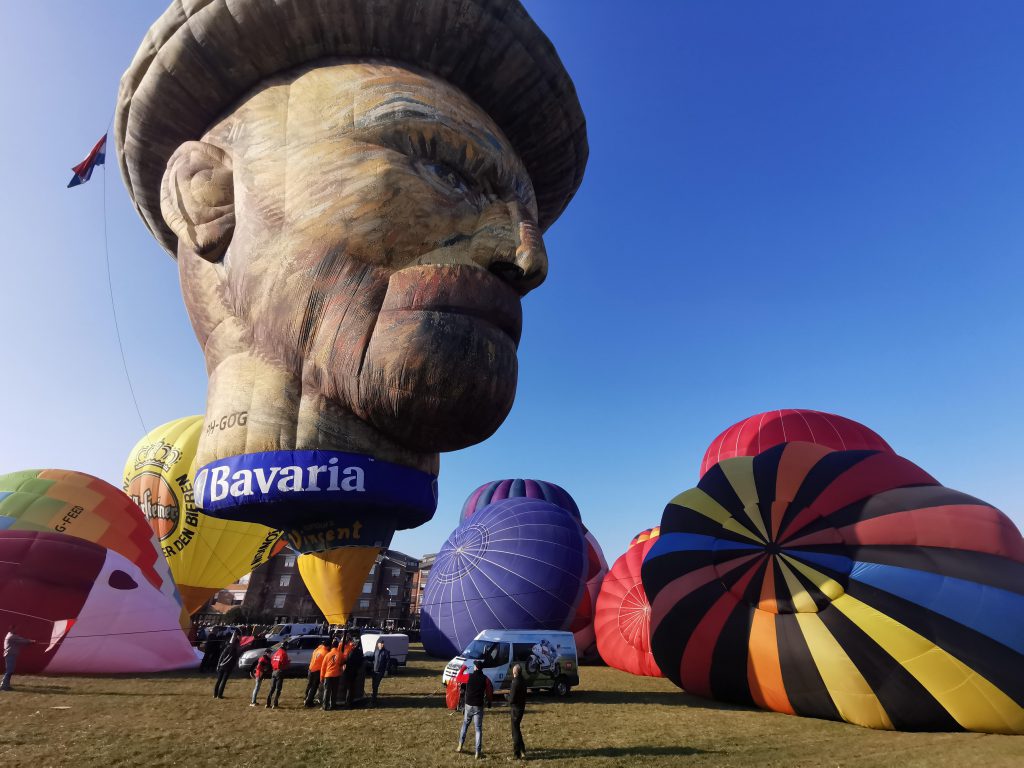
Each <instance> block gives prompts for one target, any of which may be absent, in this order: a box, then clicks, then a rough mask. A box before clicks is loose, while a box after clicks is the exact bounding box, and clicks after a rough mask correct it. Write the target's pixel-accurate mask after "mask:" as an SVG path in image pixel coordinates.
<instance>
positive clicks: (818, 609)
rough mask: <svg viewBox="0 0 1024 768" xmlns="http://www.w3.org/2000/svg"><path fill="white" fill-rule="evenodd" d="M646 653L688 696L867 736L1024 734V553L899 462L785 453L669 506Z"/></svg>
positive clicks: (984, 510) (811, 450)
mask: <svg viewBox="0 0 1024 768" xmlns="http://www.w3.org/2000/svg"><path fill="white" fill-rule="evenodd" d="M642 578H643V584H644V589H645V591H646V593H647V596H648V598H649V599H650V602H651V607H652V614H651V647H652V651H653V653H654V657H655V660H656V661H657V663H658V665H659V667H660V668H661V669H662V671H663V672H664V673H665V675H666V676H667V677H669V678H670V679H671V680H673V682H675V683H676V684H677V685H679V686H681V687H682V688H684V689H686V690H687V691H689V692H690V693H694V694H698V695H701V696H707V697H712V698H716V699H722V700H726V701H733V702H739V703H746V704H753V705H756V706H759V707H763V708H765V709H771V710H775V711H777V712H787V713H789V714H795V715H805V716H810V717H821V718H828V719H833V720H845V721H847V722H850V723H856V724H858V725H864V726H868V727H871V728H886V729H897V730H961V729H964V730H971V731H984V732H993V733H1024V707H1022V705H1024V541H1022V539H1021V535H1020V533H1019V531H1018V530H1017V528H1016V526H1014V524H1013V522H1012V521H1011V520H1010V519H1009V518H1008V517H1006V516H1005V515H1004V514H1003V513H1002V512H1000V511H999V510H997V509H995V508H994V507H992V506H991V505H989V504H986V503H984V502H983V501H979V500H978V499H975V498H973V497H971V496H968V495H967V494H964V493H960V492H959V491H954V490H951V489H949V488H945V487H943V486H941V485H940V484H939V483H938V482H937V481H936V480H935V479H934V478H932V477H931V476H930V475H928V474H927V473H926V472H924V470H922V469H920V468H919V467H917V466H915V465H914V464H912V463H911V462H909V461H907V460H906V459H903V458H901V457H899V456H896V455H894V454H891V453H883V452H876V451H832V450H829V449H827V448H824V447H821V446H817V445H812V444H810V443H785V444H782V445H779V446H776V447H774V448H772V449H770V450H767V451H765V452H763V453H761V454H759V455H757V456H754V457H744V458H734V459H728V460H726V461H722V462H721V463H719V464H717V465H715V466H714V467H713V468H711V469H710V470H709V471H708V472H707V474H705V475H704V477H703V478H702V479H701V481H700V483H699V484H698V486H697V487H696V488H693V489H691V490H688V491H686V492H684V493H682V494H680V495H679V496H677V497H676V498H675V499H673V500H672V501H671V503H669V505H668V506H667V507H666V508H665V512H664V516H663V518H662V521H661V536H660V537H659V539H658V542H657V543H656V544H655V545H654V546H653V547H652V548H651V550H650V552H649V553H648V555H647V557H646V558H645V560H644V564H643V569H642Z"/></svg>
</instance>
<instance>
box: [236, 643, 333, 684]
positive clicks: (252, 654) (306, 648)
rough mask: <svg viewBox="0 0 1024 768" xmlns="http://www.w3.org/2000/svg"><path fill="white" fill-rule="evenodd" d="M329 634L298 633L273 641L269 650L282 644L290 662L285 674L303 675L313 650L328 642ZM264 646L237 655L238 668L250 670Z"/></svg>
mask: <svg viewBox="0 0 1024 768" xmlns="http://www.w3.org/2000/svg"><path fill="white" fill-rule="evenodd" d="M330 641H331V639H330V636H329V635H300V636H298V637H289V638H288V639H287V640H285V641H284V642H282V643H275V644H274V645H271V646H270V650H271V652H273V651H276V650H277V649H278V648H280V647H281V646H282V645H283V646H284V649H285V650H286V651H288V658H289V660H290V662H291V663H290V664H289V665H288V669H287V670H286V671H285V674H286V675H287V676H288V677H304V676H305V675H306V672H307V671H308V669H309V662H310V659H312V658H313V651H314V650H316V647H317V646H318V645H320V644H321V643H325V644H328V645H329V644H330ZM266 650H267V649H266V648H257V649H254V650H251V651H246V652H245V653H243V654H242V655H241V656H239V657H238V668H239V669H240V670H242V671H243V672H245V673H246V674H248V673H249V672H250V670H252V668H253V665H254V664H255V663H256V660H257V659H258V658H259V657H260V656H261V655H263V653H264V651H266Z"/></svg>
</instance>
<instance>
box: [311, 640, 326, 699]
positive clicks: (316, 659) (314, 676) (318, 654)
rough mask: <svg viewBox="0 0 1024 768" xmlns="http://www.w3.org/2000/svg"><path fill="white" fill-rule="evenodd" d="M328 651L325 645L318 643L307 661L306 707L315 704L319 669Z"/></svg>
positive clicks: (318, 686)
mask: <svg viewBox="0 0 1024 768" xmlns="http://www.w3.org/2000/svg"><path fill="white" fill-rule="evenodd" d="M329 650H330V649H329V648H328V647H327V643H320V645H318V646H317V648H316V650H315V651H313V657H312V658H311V659H310V660H309V674H308V676H307V678H306V706H307V707H312V706H313V705H314V704H315V703H316V692H317V691H318V690H319V689H320V669H321V667H323V664H324V656H326V655H327V652H328V651H329Z"/></svg>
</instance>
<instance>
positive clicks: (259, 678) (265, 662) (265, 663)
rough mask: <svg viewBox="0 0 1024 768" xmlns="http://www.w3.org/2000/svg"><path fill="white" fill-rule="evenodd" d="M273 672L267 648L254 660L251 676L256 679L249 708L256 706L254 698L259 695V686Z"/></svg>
mask: <svg viewBox="0 0 1024 768" xmlns="http://www.w3.org/2000/svg"><path fill="white" fill-rule="evenodd" d="M273 671H274V668H273V666H272V665H271V663H270V649H269V648H267V650H265V651H264V652H263V654H262V655H261V656H260V657H259V658H258V659H256V663H255V664H254V665H253V668H252V676H253V677H255V678H256V687H255V688H253V689H252V701H251V702H250V703H249V706H250V707H255V706H256V697H257V696H259V695H260V686H261V685H263V681H264V680H266V679H267V678H268V677H270V673H271V672H273Z"/></svg>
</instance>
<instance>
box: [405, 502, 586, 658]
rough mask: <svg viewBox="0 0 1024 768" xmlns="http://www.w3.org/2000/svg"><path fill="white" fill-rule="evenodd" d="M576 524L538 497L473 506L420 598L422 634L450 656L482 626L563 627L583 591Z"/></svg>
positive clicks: (434, 651)
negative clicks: (473, 511) (481, 507)
mask: <svg viewBox="0 0 1024 768" xmlns="http://www.w3.org/2000/svg"><path fill="white" fill-rule="evenodd" d="M586 553H587V547H586V543H585V541H584V538H583V534H582V531H581V529H580V526H579V524H578V523H577V522H576V520H574V519H573V518H572V517H570V516H569V515H566V514H565V511H564V510H563V509H562V508H560V507H557V506H555V505H554V504H551V503H550V502H547V501H542V500H538V499H522V498H520V499H504V500H501V501H497V502H495V503H493V504H490V505H488V506H486V507H484V508H483V509H480V510H478V511H477V512H475V513H474V514H473V516H472V519H470V520H467V521H466V522H464V523H462V525H460V526H459V527H458V528H456V529H455V531H454V532H453V533H452V535H451V536H449V537H448V541H446V542H445V544H444V546H443V547H441V551H440V552H439V553H438V554H437V560H436V561H435V563H434V566H433V568H432V569H431V571H430V579H429V580H428V581H427V588H426V591H425V593H424V596H423V612H422V615H421V616H422V618H421V632H420V636H421V638H422V640H423V648H424V650H426V652H427V653H429V654H430V655H431V656H439V657H442V658H451V657H452V656H455V655H457V654H458V653H459V652H460V651H461V650H462V649H463V648H464V647H465V646H467V645H468V644H469V642H470V641H471V640H472V639H473V638H474V637H476V636H477V634H479V633H480V632H481V631H482V630H485V629H553V630H562V629H567V628H568V627H569V625H570V624H571V623H572V620H573V618H574V616H575V614H576V610H577V607H578V605H579V602H580V598H581V596H582V595H583V593H584V588H585V580H586V572H587V554H586Z"/></svg>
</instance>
